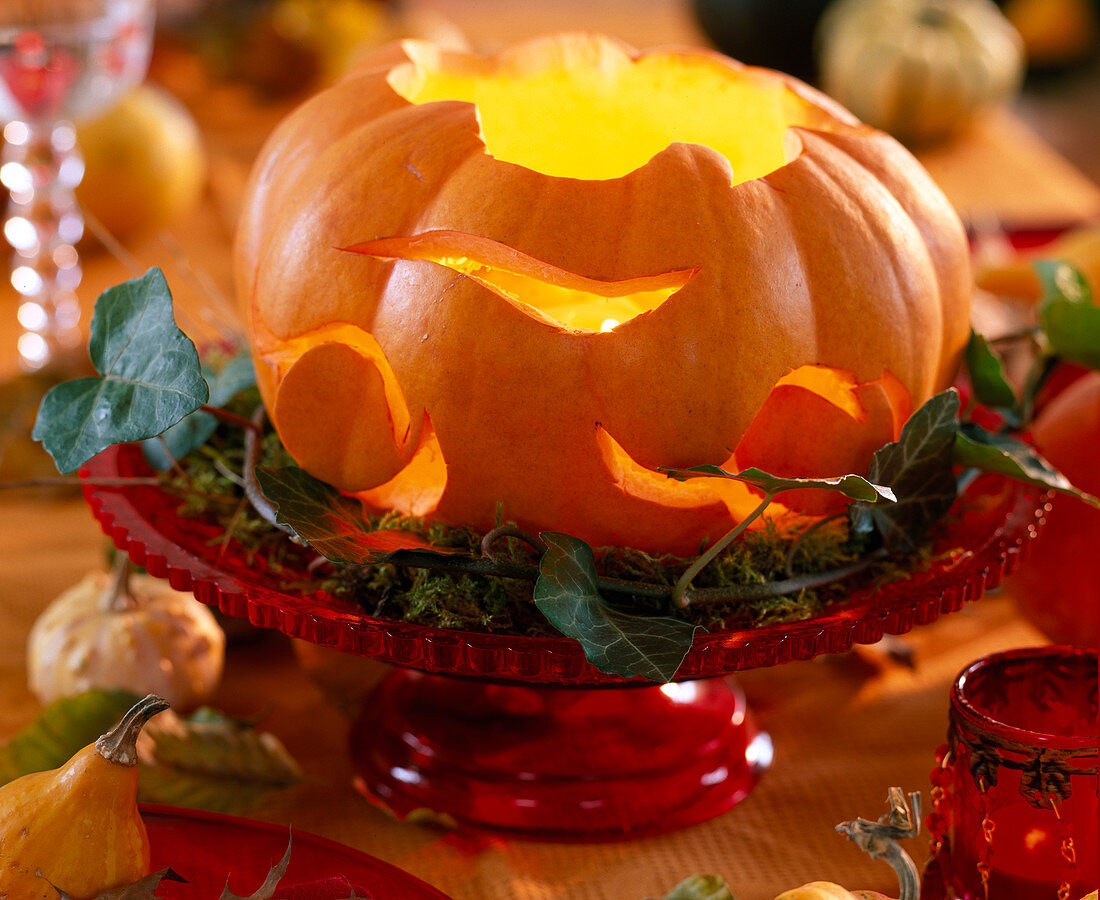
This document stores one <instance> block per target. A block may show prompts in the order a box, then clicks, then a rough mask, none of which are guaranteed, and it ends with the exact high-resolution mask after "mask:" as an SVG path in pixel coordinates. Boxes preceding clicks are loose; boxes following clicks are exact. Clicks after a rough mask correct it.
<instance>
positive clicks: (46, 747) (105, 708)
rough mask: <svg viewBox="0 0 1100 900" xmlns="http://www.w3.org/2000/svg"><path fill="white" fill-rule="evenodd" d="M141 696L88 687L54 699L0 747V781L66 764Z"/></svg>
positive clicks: (113, 723)
mask: <svg viewBox="0 0 1100 900" xmlns="http://www.w3.org/2000/svg"><path fill="white" fill-rule="evenodd" d="M139 699H140V698H139V697H137V696H136V695H135V694H131V693H128V692H126V691H88V692H87V693H84V694H79V695H77V696H75V697H65V698H63V699H61V700H55V701H54V702H53V703H51V704H49V705H48V706H46V707H44V708H43V709H42V711H41V712H40V713H39V714H38V718H37V719H35V720H34V722H32V723H31V724H30V725H28V726H27V727H26V728H24V729H23V730H22V731H20V732H18V733H16V734H14V735H12V737H11V738H9V739H8V740H7V741H6V742H5V743H4V745H3V746H2V747H0V784H7V783H8V782H9V781H12V780H14V779H16V778H19V777H20V776H21V775H27V774H29V773H31V772H44V771H47V770H49V769H56V768H58V767H59V766H63V765H64V764H65V763H67V762H68V761H69V759H70V758H71V757H72V756H73V754H74V753H76V752H77V751H78V750H80V749H82V748H83V747H86V746H88V744H91V743H93V742H94V741H95V740H96V739H97V738H99V737H100V735H103V734H106V733H107V732H108V731H110V730H111V729H112V728H113V727H114V726H115V725H117V724H118V721H119V720H120V719H121V718H122V717H123V715H124V714H125V713H126V711H127V710H128V709H129V708H130V707H131V706H133V705H134V704H135V703H136V702H137V701H138V700H139Z"/></svg>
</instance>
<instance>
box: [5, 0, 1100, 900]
mask: <svg viewBox="0 0 1100 900" xmlns="http://www.w3.org/2000/svg"><path fill="white" fill-rule="evenodd" d="M433 5H434V6H435V7H436V8H438V9H440V10H441V11H442V12H444V13H445V14H447V15H449V16H451V17H453V18H454V20H455V21H456V22H458V24H459V25H460V26H461V27H463V28H464V29H466V30H467V32H468V33H469V34H471V35H480V36H482V38H483V39H484V40H485V41H486V43H488V42H489V36H490V35H491V36H492V38H493V39H494V40H496V41H499V42H505V41H506V40H510V39H512V38H514V37H518V36H523V35H524V34H527V33H533V32H537V31H541V30H546V29H548V28H557V27H574V26H575V24H576V23H577V22H578V21H583V22H584V23H585V24H588V25H590V26H593V27H596V26H598V27H602V28H604V29H606V30H612V31H616V32H617V33H619V34H620V35H621V36H622V37H623V38H624V39H626V40H628V41H632V42H634V43H637V44H640V45H648V44H653V43H677V42H680V43H683V42H685V41H689V42H690V41H698V40H700V38H699V36H698V34H697V33H696V32H695V31H694V27H693V26H692V24H691V22H690V18H689V17H688V16H687V15H686V13H685V12H684V9H683V7H681V6H680V5H679V4H677V3H675V2H671V0H667V2H665V0H661V2H659V0H645V2H644V3H642V4H641V6H640V7H639V6H636V5H631V4H629V3H627V2H626V0H617V2H603V3H587V2H581V0H562V2H561V3H559V4H556V5H554V4H547V5H545V6H543V5H539V4H519V3H513V2H506V0H481V2H479V3H477V4H466V3H461V2H459V0H450V2H446V0H436V2H435V3H434V4H433ZM475 8H476V11H475ZM639 8H644V9H645V10H646V15H641V14H634V11H635V10H637V9H639ZM578 17H584V18H583V19H581V18H578ZM196 90H197V88H196ZM203 91H205V93H203V94H201V95H200V94H196V95H195V96H191V97H184V99H185V100H188V101H189V102H190V103H191V105H192V107H193V108H194V109H195V111H196V114H197V116H198V118H199V120H200V122H201V124H202V126H203V129H204V134H205V137H206V140H207V145H208V149H209V151H210V153H211V159H212V168H211V178H210V182H209V185H208V190H207V193H206V196H205V198H204V202H203V204H202V206H201V207H200V208H199V209H197V210H195V211H193V212H192V213H190V214H189V215H188V216H186V217H185V218H184V219H182V220H180V221H179V222H177V223H174V224H173V225H172V227H171V228H170V229H168V231H169V234H170V239H169V240H167V241H166V240H164V239H162V237H161V236H157V235H152V236H148V237H145V238H143V239H140V240H137V241H135V242H133V243H131V245H130V246H129V250H130V252H131V253H132V254H133V256H134V257H135V259H136V260H137V262H138V265H139V267H142V268H143V267H145V266H147V265H151V264H158V265H161V266H163V267H164V268H165V269H166V270H167V272H168V276H169V281H170V283H171V284H173V286H174V290H175V291H176V293H177V299H178V300H179V302H180V305H181V306H183V307H185V308H187V309H190V310H191V311H192V313H191V321H197V320H198V319H199V318H200V316H199V315H198V313H197V312H196V311H198V310H201V309H202V308H205V307H208V306H209V305H210V303H209V298H210V288H209V284H210V283H212V284H214V285H215V286H217V289H218V290H220V291H221V292H222V293H224V294H225V295H226V296H229V295H230V294H231V278H230V271H229V260H228V247H229V244H230V241H231V239H232V231H233V223H234V220H235V205H234V204H235V202H236V200H237V198H238V197H239V191H240V187H241V182H242V179H243V177H244V174H245V173H246V171H247V166H248V163H249V160H250V158H251V155H252V154H254V153H255V151H256V148H257V147H258V145H259V142H260V140H262V137H263V135H264V134H265V133H266V130H267V129H269V128H270V127H271V126H272V125H273V123H274V121H275V120H276V118H277V117H278V115H279V114H281V112H282V110H280V109H279V108H272V107H259V106H257V105H256V104H255V101H254V99H253V98H252V97H250V96H249V95H248V94H247V93H244V92H242V91H240V90H239V89H237V88H234V87H224V86H220V87H219V86H206V87H204V88H203ZM928 163H929V166H930V168H931V170H932V171H933V173H935V174H937V177H939V178H940V179H941V182H942V183H943V184H944V186H945V189H946V190H947V192H948V194H949V196H951V197H952V199H953V200H955V201H956V203H957V205H958V206H959V208H960V209H961V210H963V211H964V212H969V213H973V214H975V215H976V214H978V213H981V214H983V215H984V214H988V213H990V212H992V214H995V215H997V216H999V217H1001V218H1002V219H1003V220H1004V221H1006V222H1010V223H1013V224H1015V225H1019V226H1034V227H1044V226H1048V225H1061V224H1066V222H1068V221H1074V220H1080V219H1083V218H1088V217H1090V216H1097V215H1100V191H1097V188H1096V186H1095V184H1093V183H1092V182H1091V181H1090V180H1089V179H1087V178H1086V177H1084V176H1082V175H1081V174H1080V172H1079V171H1077V170H1076V169H1074V168H1073V167H1072V166H1070V165H1069V164H1068V163H1066V162H1065V161H1064V160H1063V159H1062V158H1061V157H1060V156H1059V155H1058V154H1057V153H1055V152H1054V151H1053V150H1051V148H1050V147H1049V146H1048V145H1047V144H1046V143H1045V142H1044V141H1043V140H1042V139H1041V137H1039V136H1037V135H1036V134H1035V133H1034V132H1033V131H1031V130H1030V129H1029V128H1028V127H1027V126H1026V125H1024V124H1023V122H1022V121H1021V119H1020V118H1018V117H1016V116H1014V115H1012V114H1010V113H1008V112H1001V113H997V114H994V115H993V116H990V117H988V118H986V119H985V120H983V121H982V122H981V123H979V126H978V130H977V131H976V132H975V134H974V135H972V136H971V139H970V140H969V141H967V142H965V143H964V144H961V145H960V146H958V147H955V148H954V149H947V148H945V149H944V150H943V151H940V152H938V153H936V154H932V155H930V156H929V158H928ZM195 271H198V272H199V273H201V278H198V277H196V276H195V275H194V272H195ZM129 274H130V273H129V272H128V271H127V270H126V268H125V267H124V266H123V265H121V264H120V263H119V262H117V261H116V260H114V259H112V258H111V257H109V256H108V255H106V254H103V253H92V254H90V255H89V256H88V258H87V260H86V276H85V283H84V286H83V288H82V295H81V296H82V303H84V304H85V307H86V312H87V313H90V309H91V304H92V302H93V301H94V298H95V296H96V295H97V294H98V293H99V291H100V290H102V289H103V288H105V287H107V286H109V285H110V284H113V283H116V282H117V281H119V280H121V279H123V278H125V277H128V276H129ZM0 301H3V302H4V304H5V306H4V308H6V309H9V310H10V309H11V308H12V297H11V294H10V291H9V292H8V293H0ZM198 328H199V330H201V326H198ZM13 334H14V326H13V322H12V317H11V316H5V317H3V320H2V321H0V348H2V350H0V374H4V375H11V374H13V373H14V371H15V356H14V349H13ZM0 535H3V538H4V543H3V550H2V551H0V738H2V737H4V736H7V735H10V734H12V733H14V732H15V731H17V730H18V729H19V728H21V727H23V726H24V725H26V724H27V723H29V722H30V721H32V720H33V718H34V717H35V715H36V713H37V711H38V710H39V708H40V707H39V704H38V702H37V700H36V699H35V698H34V697H33V696H32V695H31V694H30V693H29V692H28V689H27V687H26V673H25V665H24V647H25V642H26V637H27V633H28V631H29V629H30V626H31V624H32V622H33V621H34V619H35V617H36V616H37V615H38V613H39V612H40V611H41V610H42V609H43V608H44V606H45V605H46V604H47V603H48V602H49V601H50V600H51V599H52V598H53V597H55V596H56V595H57V594H59V593H60V592H61V591H62V590H63V589H64V588H66V587H68V586H70V585H72V584H74V583H76V582H77V581H78V580H79V579H80V578H81V577H82V576H83V575H84V573H85V572H87V571H89V570H94V569H100V568H102V567H103V566H104V559H105V539H104V538H103V536H102V535H101V533H100V532H99V529H98V527H97V526H96V524H95V522H94V521H93V519H92V517H91V515H90V513H89V512H88V510H87V508H86V507H85V506H84V504H83V502H82V501H81V500H80V499H79V498H78V497H77V496H75V495H73V494H64V493H62V494H60V495H59V494H57V493H56V492H51V493H46V492H44V491H41V490H21V491H4V492H0ZM908 641H909V643H910V645H911V647H912V649H913V651H914V653H915V660H916V665H915V668H913V669H909V668H905V667H903V666H898V665H895V664H891V663H889V662H887V661H885V660H884V659H883V658H882V657H881V655H879V654H877V653H875V652H874V651H866V650H860V651H858V652H854V653H851V654H847V655H844V656H839V657H829V658H824V659H819V660H816V661H811V662H804V663H791V664H787V665H784V666H781V667H779V668H776V669H769V670H756V671H752V672H748V673H745V674H744V675H743V676H742V678H741V681H742V683H743V685H744V687H745V690H746V692H747V695H748V699H749V702H750V704H751V705H752V707H753V709H754V710H755V712H756V715H757V717H758V719H759V720H760V722H761V723H762V725H763V726H764V727H765V728H766V729H767V730H769V731H770V732H771V734H772V736H773V739H774V741H775V745H776V748H777V757H776V762H775V766H774V768H773V769H772V771H771V772H770V773H769V774H768V775H767V776H766V777H765V778H764V779H763V781H762V782H761V784H760V785H759V787H758V788H757V789H756V790H755V791H754V792H753V793H752V794H751V795H750V797H749V798H748V800H747V801H745V802H744V803H743V804H742V805H740V806H738V807H737V808H735V809H734V810H732V811H731V812H729V813H727V814H725V815H723V816H720V817H719V818H717V819H715V820H713V821H711V822H708V823H705V824H703V825H699V826H696V827H693V828H690V829H686V830H683V831H680V832H677V833H673V834H669V835H665V836H662V837H657V838H650V839H646V840H638V841H627V842H621V843H612V844H596V845H572V844H568V845H567V844H538V843H525V842H512V841H504V840H499V839H493V840H482V839H476V838H474V837H471V836H469V835H464V834H461V833H460V834H452V833H448V832H445V831H442V830H440V829H438V828H436V827H434V826H430V825H423V824H411V823H399V822H396V821H394V820H392V819H391V818H389V817H387V816H386V815H385V814H384V813H382V812H381V811H379V810H378V809H377V808H375V807H374V806H372V805H370V804H368V803H367V802H366V801H364V800H363V799H362V798H361V797H360V796H359V795H358V794H357V793H355V792H354V791H353V790H352V788H351V778H352V772H351V768H350V763H349V761H348V756H347V752H346V748H345V742H346V739H347V734H348V730H349V720H348V719H347V717H346V716H345V715H344V713H342V712H341V711H340V709H338V708H337V707H336V706H334V705H332V704H330V703H328V702H327V701H326V698H325V695H324V694H323V693H322V691H321V689H320V688H319V687H318V686H317V685H316V684H315V683H314V682H313V681H311V680H310V679H309V678H308V677H307V676H306V675H305V674H304V672H303V671H302V668H301V666H300V665H299V663H298V659H297V657H296V655H295V653H294V652H293V649H292V646H291V643H290V642H289V641H288V640H286V639H285V638H283V637H282V636H280V635H277V634H267V635H262V636H260V637H259V639H256V640H252V641H250V642H247V643H243V644H239V645H235V646H233V647H231V649H230V652H229V656H228V665H227V671H226V674H225V678H224V681H223V684H222V687H221V690H220V693H219V695H218V698H217V703H218V705H220V706H221V707H222V708H224V709H225V710H226V711H227V712H230V713H232V714H239V715H243V716H247V715H251V714H253V713H255V712H256V711H257V710H260V709H263V708H267V707H270V715H269V717H268V718H267V719H266V720H265V722H264V727H265V728H267V729H269V730H271V731H272V732H274V733H275V734H277V735H278V736H279V737H280V738H281V739H282V740H283V742H284V743H285V744H286V746H287V748H288V749H289V750H290V751H291V753H292V754H293V755H294V756H295V757H296V758H297V759H298V760H299V762H300V763H301V764H302V766H303V768H304V770H305V773H306V776H307V777H306V780H305V782H304V783H303V784H302V785H300V786H298V787H296V788H294V789H291V790H289V791H285V792H280V793H277V794H275V795H272V796H270V797H269V798H268V800H267V801H265V803H264V804H263V805H262V806H261V807H260V808H258V809H256V810H255V811H254V813H253V815H254V816H255V817H256V818H260V819H263V820H266V821H271V822H276V823H281V824H287V825H293V827H294V828H295V829H296V830H303V831H311V832H315V833H318V834H321V835H324V836H327V837H329V838H332V839H335V840H338V841H341V842H343V843H346V844H348V845H350V846H353V847H357V848H359V849H361V850H363V851H365V852H368V853H370V854H372V855H375V856H377V857H380V858H382V859H384V860H386V861H388V862H391V863H393V864H395V865H398V866H400V867H402V868H404V869H406V870H407V871H409V872H411V873H413V874H415V875H417V876H419V877H421V878H423V879H425V880H426V881H428V882H430V883H432V884H434V885H435V886H437V887H438V888H439V889H441V890H442V891H444V892H445V893H447V894H449V895H451V896H452V897H454V898H455V900H498V898H499V900H565V898H569V900H640V898H642V897H647V896H658V895H660V894H662V893H664V892H665V891H667V890H669V889H670V888H671V887H672V886H673V885H674V884H675V883H677V882H678V881H679V880H681V879H682V878H684V877H686V876H688V875H690V874H693V873H698V872H715V873H720V874H722V875H724V876H725V877H726V878H727V880H728V881H729V882H730V884H731V885H732V886H733V887H734V889H735V890H736V891H737V893H738V894H739V895H740V896H741V897H743V898H744V900H766V898H770V897H772V896H774V895H775V894H777V893H779V892H780V891H781V890H783V889H786V888H788V887H792V886H794V885H797V884H801V883H803V882H806V881H810V880H817V879H823V880H832V881H837V882H840V883H842V884H845V885H847V886H848V887H850V888H870V889H877V890H882V891H885V892H887V893H890V892H893V891H895V890H896V885H895V882H894V880H893V876H892V873H891V872H890V870H889V869H888V868H887V867H886V866H885V865H884V864H883V863H875V862H872V861H870V860H869V859H868V858H866V857H865V856H864V855H863V854H862V853H860V852H859V851H858V850H857V849H856V848H855V847H854V845H851V844H849V843H848V842H847V841H845V840H843V839H842V838H841V837H839V836H837V835H836V834H835V833H834V831H833V826H834V825H835V824H836V823H837V822H839V821H841V820H843V819H849V818H853V817H855V816H857V815H862V816H865V817H876V816H877V815H879V814H880V813H882V812H884V811H885V798H886V791H887V789H888V788H889V787H890V786H892V785H898V786H901V787H903V788H905V789H906V790H921V791H923V792H924V793H925V797H926V798H927V796H928V787H929V783H928V773H929V771H930V769H931V768H932V763H933V753H934V751H935V748H936V747H937V745H938V744H940V743H941V742H942V741H943V739H944V735H945V729H946V714H947V691H948V685H949V683H950V681H951V679H952V678H953V677H954V676H955V674H956V673H957V672H958V671H959V670H960V669H961V668H962V667H963V666H964V665H965V664H966V663H968V662H970V661H971V660H973V659H975V658H977V657H979V656H982V655H984V654H986V653H988V652H991V651H995V650H1001V649H1007V648H1011V647H1018V646H1026V645H1033V644H1038V643H1042V642H1043V639H1042V637H1041V636H1040V635H1039V634H1038V633H1037V632H1035V631H1034V630H1033V629H1032V628H1031V627H1030V626H1029V625H1027V624H1026V623H1025V622H1024V621H1022V620H1021V619H1020V617H1019V616H1018V615H1017V613H1016V612H1015V607H1014V605H1013V603H1012V600H1011V597H1010V596H1009V594H1008V593H1007V592H1002V593H1001V594H1000V595H998V596H994V597H987V598H986V599H983V600H981V601H980V602H978V603H975V604H971V605H968V607H967V608H966V609H964V610H963V611H962V612H959V613H957V614H954V615H952V616H949V617H947V618H946V619H943V620H941V621H939V622H937V623H935V624H933V625H930V626H926V627H921V628H919V629H917V630H916V631H914V632H913V633H912V634H911V635H910V636H909V637H908ZM364 677H370V675H369V674H368V675H366V676H364ZM911 843H912V846H911V848H910V849H911V851H912V852H913V854H914V856H915V857H917V858H918V860H922V859H923V858H924V856H925V839H924V838H920V839H917V840H915V841H913V842H911Z"/></svg>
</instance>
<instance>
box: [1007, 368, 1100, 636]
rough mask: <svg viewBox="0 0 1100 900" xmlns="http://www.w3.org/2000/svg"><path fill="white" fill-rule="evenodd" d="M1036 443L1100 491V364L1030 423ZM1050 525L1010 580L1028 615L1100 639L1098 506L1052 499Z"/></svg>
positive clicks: (1052, 627) (1058, 632) (1039, 623)
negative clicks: (1098, 452) (1099, 370)
mask: <svg viewBox="0 0 1100 900" xmlns="http://www.w3.org/2000/svg"><path fill="white" fill-rule="evenodd" d="M1032 436H1033V438H1034V441H1035V446H1036V447H1037V448H1038V450H1039V451H1040V452H1041V453H1042V454H1043V456H1044V457H1045V458H1046V459H1047V460H1048V461H1049V462H1050V463H1051V465H1053V466H1054V467H1055V468H1057V469H1058V470H1059V471H1060V472H1062V474H1064V475H1065V476H1066V477H1067V478H1068V479H1069V480H1070V481H1071V482H1072V483H1073V484H1074V485H1076V486H1077V487H1079V488H1080V489H1081V490H1083V491H1087V492H1089V493H1091V494H1093V495H1094V496H1100V455H1098V454H1097V447H1098V446H1100V372H1089V373H1088V374H1085V375H1083V376H1082V377H1080V378H1078V379H1077V380H1076V381H1074V382H1073V383H1072V384H1070V385H1069V386H1068V387H1067V388H1065V389H1064V390H1063V391H1062V392H1061V393H1059V394H1057V395H1056V396H1055V397H1054V398H1053V399H1052V400H1051V401H1050V402H1049V403H1048V404H1047V405H1046V406H1045V407H1044V408H1043V409H1042V410H1041V411H1040V413H1039V415H1038V416H1037V417H1036V419H1035V424H1034V426H1033V428H1032ZM1046 519H1047V521H1046V525H1045V526H1044V527H1043V530H1042V531H1041V532H1040V533H1039V537H1038V538H1037V539H1036V540H1035V541H1033V542H1032V546H1031V548H1030V549H1029V551H1028V553H1027V555H1026V556H1025V557H1024V558H1023V560H1022V562H1021V563H1020V566H1019V568H1017V570H1016V572H1015V573H1014V574H1013V575H1012V576H1011V577H1010V579H1009V582H1008V584H1009V587H1010V589H1011V593H1012V596H1013V597H1014V598H1015V600H1016V602H1017V604H1018V605H1019V607H1020V609H1021V611H1022V612H1023V613H1024V616H1025V617H1026V618H1027V619H1028V620H1029V621H1030V622H1031V623H1032V624H1033V625H1035V627H1036V628H1038V629H1039V630H1040V631H1042V632H1043V634H1045V635H1046V636H1047V637H1048V638H1050V639H1051V640H1052V641H1054V642H1055V643H1059V644H1072V645H1074V646H1077V647H1096V646H1097V643H1098V642H1100V564H1098V563H1097V559H1096V548H1097V546H1098V544H1100V509H1097V508H1096V507H1094V506H1090V505H1088V504H1086V503H1085V502H1084V501H1082V500H1079V499H1077V498H1076V497H1069V496H1064V495H1058V496H1056V497H1054V498H1053V499H1052V500H1051V501H1050V508H1049V511H1048V512H1047V516H1046Z"/></svg>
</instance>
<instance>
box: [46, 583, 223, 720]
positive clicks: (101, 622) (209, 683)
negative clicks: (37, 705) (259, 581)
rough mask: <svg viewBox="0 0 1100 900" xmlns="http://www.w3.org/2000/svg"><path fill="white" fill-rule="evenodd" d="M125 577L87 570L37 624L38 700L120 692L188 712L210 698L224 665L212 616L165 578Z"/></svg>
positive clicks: (220, 638) (219, 632) (218, 630)
mask: <svg viewBox="0 0 1100 900" xmlns="http://www.w3.org/2000/svg"><path fill="white" fill-rule="evenodd" d="M127 574H128V573H126V572H125V571H122V572H121V574H120V571H119V569H117V568H116V572H115V575H114V577H112V576H109V575H108V574H107V573H103V572H98V573H91V574H89V575H87V576H86V577H85V578H84V580H83V581H81V582H80V583H79V584H76V585H74V586H73V587H71V588H69V589H68V590H67V591H65V592H63V593H62V594H61V595H60V596H59V597H58V598H57V599H56V600H54V601H53V602H52V603H51V604H50V605H49V606H48V607H47V608H46V609H45V611H43V613H42V614H41V615H40V616H39V618H38V619H37V620H36V621H35V623H34V626H33V627H32V628H31V633H30V637H29V639H28V643H27V673H28V681H29V686H30V689H31V691H32V692H33V693H34V694H35V695H36V696H37V697H38V698H39V699H40V700H41V701H42V702H43V703H49V702H52V701H53V700H56V699H58V698H60V697H67V696H72V695H74V694H79V693H83V692H84V691H88V690H92V689H94V688H99V689H104V690H109V689H121V690H127V691H131V692H133V693H135V694H140V695H144V694H156V695H158V696H160V697H163V698H164V699H166V700H167V701H168V702H169V703H171V705H172V706H173V707H174V708H176V709H178V710H188V709H193V708H194V707H196V706H198V705H201V704H202V703H203V702H205V701H207V700H209V699H210V697H211V696H212V695H213V693H214V691H215V690H216V688H217V686H218V683H219V681H220V680H221V674H222V668H223V665H224V662H225V634H224V632H223V631H222V629H221V626H219V625H218V623H217V621H216V620H215V618H214V616H213V614H212V613H211V612H210V610H209V609H207V608H206V607H205V606H204V605H203V604H201V603H200V602H199V601H198V600H196V599H195V598H194V597H193V596H192V595H191V594H187V593H183V592H182V591H177V590H175V589H173V588H172V587H171V586H170V585H169V584H168V583H167V582H165V581H162V580H160V579H157V578H153V577H151V576H149V575H133V576H129V577H127Z"/></svg>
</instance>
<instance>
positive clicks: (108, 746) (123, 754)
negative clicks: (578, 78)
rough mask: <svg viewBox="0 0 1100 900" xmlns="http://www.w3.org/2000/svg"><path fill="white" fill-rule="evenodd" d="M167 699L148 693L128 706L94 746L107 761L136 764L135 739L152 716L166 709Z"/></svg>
mask: <svg viewBox="0 0 1100 900" xmlns="http://www.w3.org/2000/svg"><path fill="white" fill-rule="evenodd" d="M168 706H169V703H168V701H167V700H165V699H163V698H161V697H158V696H157V695H156V694H149V695H148V696H147V697H145V698H144V699H143V700H139V701H138V702H137V703H135V704H134V705H133V706H131V707H130V709H129V711H127V713H126V715H124V716H123V717H122V721H120V722H119V723H118V724H117V725H116V726H115V727H114V728H112V729H111V730H110V731H108V732H107V733H106V734H105V735H103V736H102V737H101V738H100V739H99V740H97V741H96V742H95V748H96V750H97V751H99V755H100V756H102V757H103V758H104V759H105V760H107V761H108V762H113V763H117V764H118V765H120V766H136V765H137V739H138V735H139V734H140V733H141V729H142V728H144V727H145V723H146V722H148V721H149V720H150V719H151V718H152V717H153V716H155V715H156V714H157V713H159V712H163V711H164V710H166V709H168Z"/></svg>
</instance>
